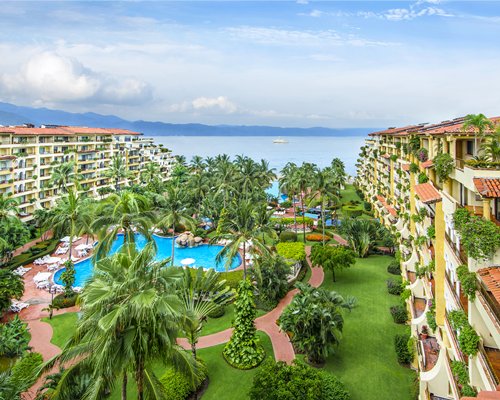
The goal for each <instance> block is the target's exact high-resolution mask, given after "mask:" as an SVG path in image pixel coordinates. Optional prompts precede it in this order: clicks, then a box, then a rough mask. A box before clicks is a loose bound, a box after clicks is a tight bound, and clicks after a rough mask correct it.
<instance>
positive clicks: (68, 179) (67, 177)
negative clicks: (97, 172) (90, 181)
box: [50, 161, 79, 192]
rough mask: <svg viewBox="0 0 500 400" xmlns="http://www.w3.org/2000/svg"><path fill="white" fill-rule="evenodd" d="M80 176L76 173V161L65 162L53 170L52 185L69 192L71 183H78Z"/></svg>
mask: <svg viewBox="0 0 500 400" xmlns="http://www.w3.org/2000/svg"><path fill="white" fill-rule="evenodd" d="M78 179H79V176H78V175H77V174H76V173H75V163H74V161H68V162H63V163H61V164H59V165H56V166H55V167H54V168H53V169H52V176H51V178H50V183H51V184H52V185H55V186H57V188H58V189H60V190H62V191H63V192H67V191H68V185H69V184H70V183H76V182H77V181H78Z"/></svg>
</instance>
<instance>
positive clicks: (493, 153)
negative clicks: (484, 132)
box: [481, 125, 500, 162]
mask: <svg viewBox="0 0 500 400" xmlns="http://www.w3.org/2000/svg"><path fill="white" fill-rule="evenodd" d="M481 151H482V152H483V153H484V155H485V156H486V157H487V158H488V160H489V161H491V162H498V161H500V125H498V126H497V128H496V130H495V133H494V134H492V135H488V136H486V138H485V141H484V142H483V143H481Z"/></svg>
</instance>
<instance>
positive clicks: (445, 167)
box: [434, 153, 455, 182]
mask: <svg viewBox="0 0 500 400" xmlns="http://www.w3.org/2000/svg"><path fill="white" fill-rule="evenodd" d="M454 168H455V161H454V160H453V157H452V156H450V155H449V154H448V153H441V154H438V155H437V156H436V157H434V169H435V170H436V175H437V176H438V178H439V180H440V181H441V182H446V181H447V180H448V178H449V177H450V174H451V172H452V171H453V169H454Z"/></svg>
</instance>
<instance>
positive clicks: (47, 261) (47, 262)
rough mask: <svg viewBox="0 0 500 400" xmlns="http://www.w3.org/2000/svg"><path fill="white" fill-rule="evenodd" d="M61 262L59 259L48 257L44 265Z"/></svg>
mask: <svg viewBox="0 0 500 400" xmlns="http://www.w3.org/2000/svg"><path fill="white" fill-rule="evenodd" d="M59 261H61V259H60V258H59V257H49V258H47V259H46V260H45V263H46V264H55V263H56V262H59Z"/></svg>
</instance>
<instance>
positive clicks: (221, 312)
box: [208, 305, 226, 318]
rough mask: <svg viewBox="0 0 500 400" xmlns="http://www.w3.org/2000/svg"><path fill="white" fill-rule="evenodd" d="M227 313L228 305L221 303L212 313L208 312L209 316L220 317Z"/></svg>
mask: <svg viewBox="0 0 500 400" xmlns="http://www.w3.org/2000/svg"><path fill="white" fill-rule="evenodd" d="M225 313H226V307H225V306H222V305H219V306H217V308H216V309H214V310H213V311H212V312H211V313H209V314H208V317H209V318H220V317H222V316H223V315H224V314H225Z"/></svg>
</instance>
